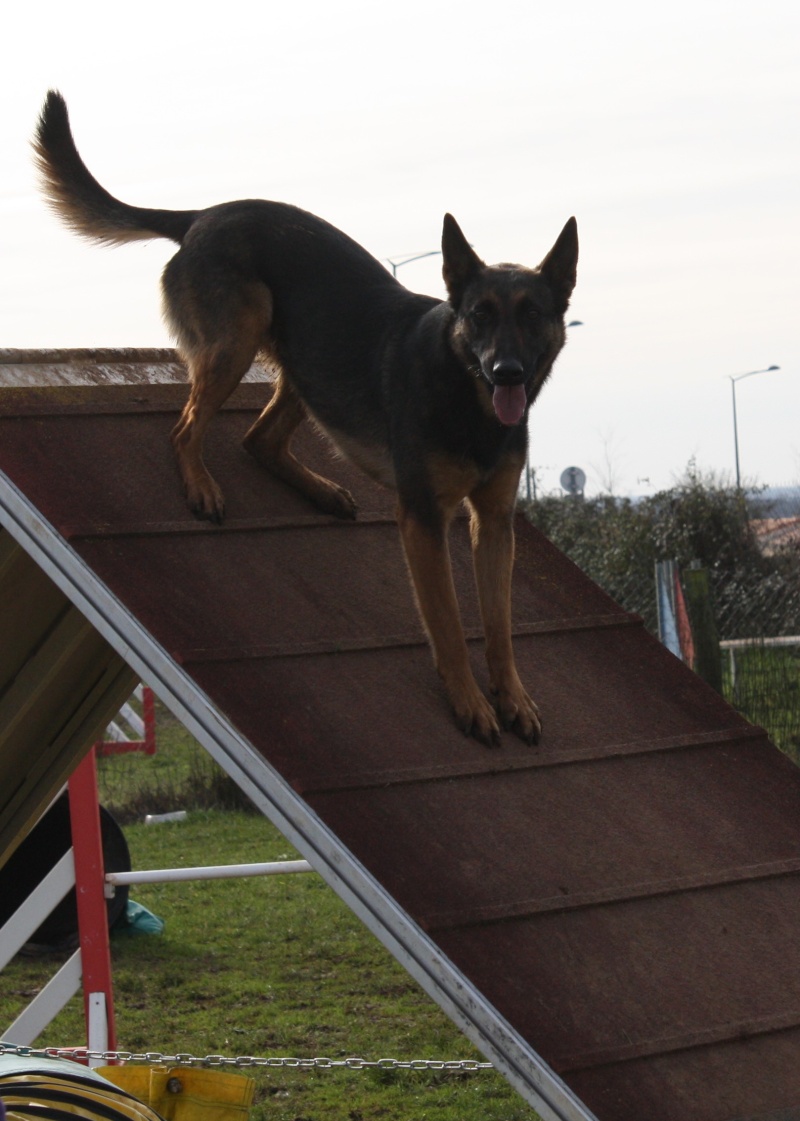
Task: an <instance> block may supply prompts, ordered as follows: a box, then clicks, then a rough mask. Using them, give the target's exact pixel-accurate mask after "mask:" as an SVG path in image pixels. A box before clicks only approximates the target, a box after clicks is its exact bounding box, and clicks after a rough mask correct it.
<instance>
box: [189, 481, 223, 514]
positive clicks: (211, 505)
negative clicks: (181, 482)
mask: <svg viewBox="0 0 800 1121" xmlns="http://www.w3.org/2000/svg"><path fill="white" fill-rule="evenodd" d="M186 500H187V502H188V503H189V509H190V510H191V511H192V513H193V514H194V516H195V517H196V518H200V519H202V520H204V521H209V522H214V523H215V524H216V525H221V524H222V521H223V519H224V517H225V499H224V498H223V497H222V491H221V490H220V489H219V487H218V486H217V484H216V483H215V482H214V480H213V479H208V481H207V482H206V484H205V485H202V486H201V485H197V484H195V485H193V486H189V485H187V487H186Z"/></svg>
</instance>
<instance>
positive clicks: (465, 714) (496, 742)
mask: <svg viewBox="0 0 800 1121" xmlns="http://www.w3.org/2000/svg"><path fill="white" fill-rule="evenodd" d="M450 701H451V704H452V705H453V713H454V715H455V718H456V724H457V725H458V727H459V728H460V729H461V731H462V732H463V733H464V735H465V736H473V737H474V738H475V739H476V740H479V741H480V743H482V744H485V745H486V746H487V747H499V746H500V725H499V724H498V722H497V714H496V713H495V710H494V708H493V707H492V705H491V704H490V703H489V701H488V700H487V698H486V697H485V696H484V695H483V693H482V692H481V691H480V689H479V688H478V686H477V685H476V684H475V683H474V682H473V684H472V686H471V687H469V688H467V689H464V690H462V691H460V692H459V694H458V695H454V694H452V693H451V696H450Z"/></svg>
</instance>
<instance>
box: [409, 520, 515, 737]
mask: <svg viewBox="0 0 800 1121" xmlns="http://www.w3.org/2000/svg"><path fill="white" fill-rule="evenodd" d="M448 522H449V519H447V520H446V519H444V518H442V519H440V522H439V524H437V525H435V526H429V525H427V524H423V523H422V522H421V521H419V520H418V519H417V518H416V517H415V516H414V515H413V514H412V513H411V512H410V511H409V510H408V509H407V508H406V507H404V505H403V503H402V501H401V503H400V507H399V511H398V525H399V527H400V536H401V538H402V542H403V548H404V550H405V555H406V561H407V562H408V568H409V572H410V573H411V582H412V584H413V587H414V592H415V594H416V599H417V606H418V607H419V612H420V615H421V616H422V622H423V624H424V626H425V630H426V631H427V633H428V638H429V640H430V644H431V647H432V649H433V659H434V662H435V664H436V669H437V670H438V672H439V675H440V677H441V678H442V681H443V682H444V687H445V689H446V690H447V695H448V697H449V699H450V703H451V704H452V706H453V710H454V712H455V717H456V723H457V724H458V726H459V728H460V729H461V730H462V732H464V734H465V735H474V736H475V737H476V738H477V739H479V740H481V741H482V742H483V743H485V744H497V743H499V742H500V728H499V725H498V723H497V717H496V715H495V712H494V709H493V708H492V706H491V704H490V703H489V701H488V700H487V698H486V697H485V696H484V695H483V693H482V692H481V690H480V688H479V687H478V683H477V682H476V681H475V678H474V676H473V673H472V669H471V667H470V664H469V655H468V653H467V644H466V642H465V640H464V631H463V628H462V626H461V618H460V615H459V610H458V601H457V600H456V591H455V587H454V586H453V573H452V569H451V567H450V550H449V548H448V545H447V529H448Z"/></svg>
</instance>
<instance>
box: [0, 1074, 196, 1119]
mask: <svg viewBox="0 0 800 1121" xmlns="http://www.w3.org/2000/svg"><path fill="white" fill-rule="evenodd" d="M0 1103H2V1105H3V1107H4V1109H5V1113H4V1114H3V1111H2V1110H0V1115H3V1116H5V1118H6V1119H7V1121H38V1119H41V1118H43V1117H47V1116H51V1117H52V1116H71V1117H75V1118H80V1119H81V1121H160V1118H159V1116H158V1114H157V1113H156V1112H155V1111H154V1110H152V1109H150V1107H149V1106H147V1105H145V1104H144V1103H143V1102H141V1101H139V1100H137V1098H136V1097H134V1096H132V1095H131V1094H129V1093H127V1092H126V1091H125V1090H122V1089H120V1088H118V1087H117V1086H114V1085H112V1084H111V1083H110V1082H109V1081H107V1080H106V1079H104V1078H100V1077H98V1076H97V1075H96V1074H95V1073H94V1072H93V1071H90V1070H87V1069H86V1067H82V1066H79V1065H78V1064H77V1063H74V1062H68V1061H62V1060H57V1059H56V1060H48V1059H44V1060H41V1059H39V1060H34V1059H27V1060H26V1059H25V1058H22V1059H19V1058H14V1059H13V1060H11V1061H6V1060H5V1059H2V1060H0ZM186 1116H187V1117H188V1114H186Z"/></svg>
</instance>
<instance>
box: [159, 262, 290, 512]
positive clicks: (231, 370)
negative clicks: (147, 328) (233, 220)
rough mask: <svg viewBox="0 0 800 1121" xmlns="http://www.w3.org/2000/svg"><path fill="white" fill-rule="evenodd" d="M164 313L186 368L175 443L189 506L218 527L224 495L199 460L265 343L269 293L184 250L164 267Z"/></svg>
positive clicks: (268, 317)
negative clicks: (208, 434) (207, 438)
mask: <svg viewBox="0 0 800 1121" xmlns="http://www.w3.org/2000/svg"><path fill="white" fill-rule="evenodd" d="M163 287H164V312H165V316H166V318H167V320H168V322H169V323H170V324H171V326H172V328H173V330H174V331H175V334H176V335H177V338H178V345H179V350H180V352H181V354H182V355H183V357H184V358H185V360H186V363H187V366H188V368H189V380H190V383H191V390H190V392H189V399H188V400H187V402H186V405H185V406H184V409H183V412H182V413H181V416H180V419H179V420H178V423H177V424H176V425H175V428H174V429H173V430H172V445H173V448H174V450H175V456H176V458H177V461H178V467H179V469H180V473H181V477H182V479H183V485H184V488H185V490H186V497H187V500H188V502H189V507H190V509H191V511H192V513H194V514H195V515H196V516H197V517H199V518H208V519H210V520H211V521H214V522H221V521H222V517H223V514H224V511H225V504H224V501H223V497H222V492H221V490H220V488H219V487H218V485H217V484H216V482H215V481H214V479H213V478H212V477H211V475H210V474H209V471H208V469H207V467H206V465H205V463H204V462H203V440H204V437H205V434H206V431H207V430H208V426H209V424H210V423H211V420H212V419H213V417H214V415H215V414H216V413H217V412H218V411H219V409H220V408H221V407H222V405H223V403H224V402H225V400H226V399H227V398H228V397H229V396H230V395H231V393H232V392H233V391H234V389H235V388H236V386H237V385H238V384H239V382H240V381H241V380H242V377H243V376H244V375H245V374H246V373H247V371H248V369H249V368H250V366H251V365H252V362H253V360H254V358H255V356H256V354H257V353H258V351H259V350H261V349H263V348H264V347H265V346H266V345H267V344H268V341H269V329H270V324H271V319H272V296H271V294H270V291H269V289H268V288H266V287H265V285H263V284H261V283H260V282H253V281H250V282H243V281H242V279H241V276H240V275H238V274H237V273H236V271H235V270H233V269H230V268H226V267H225V266H224V265H223V266H220V265H219V264H218V263H215V264H214V265H213V267H212V266H210V265H208V264H207V262H204V261H200V262H198V261H197V260H195V259H194V258H193V257H192V255H191V254H188V255H187V254H186V251H185V250H183V249H182V250H181V251H180V252H179V253H177V254H176V255H175V257H173V259H172V260H171V261H170V262H169V264H168V265H167V267H166V269H165V270H164V283H163Z"/></svg>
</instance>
